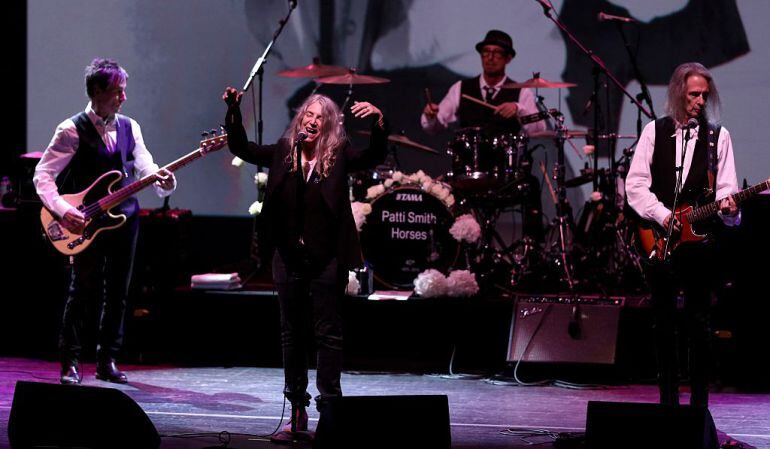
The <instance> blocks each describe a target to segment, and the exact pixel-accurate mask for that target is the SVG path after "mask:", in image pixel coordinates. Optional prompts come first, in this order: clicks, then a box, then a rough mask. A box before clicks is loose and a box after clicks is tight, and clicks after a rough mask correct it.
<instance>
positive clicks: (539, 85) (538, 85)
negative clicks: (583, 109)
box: [502, 72, 577, 89]
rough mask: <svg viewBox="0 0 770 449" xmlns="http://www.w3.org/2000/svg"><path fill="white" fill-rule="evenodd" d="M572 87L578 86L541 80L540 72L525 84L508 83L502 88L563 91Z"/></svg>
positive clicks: (535, 73) (534, 74)
mask: <svg viewBox="0 0 770 449" xmlns="http://www.w3.org/2000/svg"><path fill="white" fill-rule="evenodd" d="M570 87H577V84H575V83H565V82H562V81H548V80H547V79H544V78H540V72H534V73H533V74H532V78H530V79H528V80H526V81H524V82H523V83H506V84H503V86H502V88H503V89H522V88H530V89H563V88H570Z"/></svg>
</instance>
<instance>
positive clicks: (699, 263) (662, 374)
mask: <svg viewBox="0 0 770 449" xmlns="http://www.w3.org/2000/svg"><path fill="white" fill-rule="evenodd" d="M714 264H715V259H714V251H713V248H712V247H711V246H709V245H697V244H696V246H688V247H684V246H682V247H680V248H679V249H678V250H677V252H675V254H674V258H673V259H672V262H671V264H670V265H652V266H648V267H647V270H646V274H647V277H648V280H649V283H650V288H651V293H652V306H653V317H654V338H655V353H656V357H657V364H658V385H659V388H660V402H661V404H668V405H678V404H679V358H678V345H677V341H678V331H677V329H678V327H679V326H678V325H677V296H678V295H679V292H680V290H681V291H682V292H683V293H684V310H683V311H684V316H683V318H684V322H683V328H682V329H681V330H682V331H684V335H685V337H686V340H687V342H688V344H689V345H688V347H689V352H688V362H689V363H688V367H689V374H690V388H691V396H690V404H691V405H697V406H708V386H709V365H710V343H711V331H710V327H709V314H710V310H711V302H712V292H713V291H714V287H715V286H716V285H717V278H718V272H717V270H716V269H715V268H714Z"/></svg>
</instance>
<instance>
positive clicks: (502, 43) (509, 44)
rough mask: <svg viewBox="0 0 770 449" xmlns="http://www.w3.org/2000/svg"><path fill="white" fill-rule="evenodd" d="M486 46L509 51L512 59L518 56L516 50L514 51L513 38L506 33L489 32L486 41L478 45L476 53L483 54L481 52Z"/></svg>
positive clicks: (498, 31)
mask: <svg viewBox="0 0 770 449" xmlns="http://www.w3.org/2000/svg"><path fill="white" fill-rule="evenodd" d="M485 45H497V46H498V47H502V48H503V49H505V51H507V52H508V54H509V55H511V57H512V58H513V57H515V56H516V50H514V49H513V40H512V39H511V36H509V35H508V33H506V32H505V31H500V30H489V31H487V35H486V36H485V37H484V40H483V41H481V42H479V43H478V44H476V51H477V52H479V53H481V50H482V49H483V48H484V46H485Z"/></svg>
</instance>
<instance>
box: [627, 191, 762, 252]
mask: <svg viewBox="0 0 770 449" xmlns="http://www.w3.org/2000/svg"><path fill="white" fill-rule="evenodd" d="M768 189H770V179H768V180H767V181H765V182H761V183H759V184H757V185H754V186H751V187H749V188H747V189H744V190H741V191H740V192H738V193H734V194H733V199H734V200H735V204H737V205H740V204H741V203H742V202H744V201H746V200H747V199H749V198H751V197H753V196H754V195H757V194H759V193H761V192H764V191H765V190H768ZM717 212H719V201H714V202H711V203H708V204H705V205H702V206H698V205H697V204H696V205H695V206H693V205H690V204H687V203H682V205H680V206H679V207H677V208H676V211H675V212H674V217H676V219H677V220H679V223H680V224H681V231H680V232H676V231H674V232H673V233H672V234H671V241H670V242H669V244H668V249H667V251H666V253H664V248H666V234H667V232H666V229H664V228H663V227H662V226H660V225H658V224H657V223H650V222H647V221H645V222H643V223H641V224H640V225H639V226H638V228H637V237H638V238H637V240H638V243H639V249H640V250H641V252H642V254H641V255H642V256H646V257H647V258H648V259H650V260H657V261H663V260H665V259H666V258H667V256H670V255H671V254H672V253H673V252H674V250H675V249H677V248H678V247H679V246H680V245H686V244H689V243H697V242H702V241H704V240H706V239H707V238H708V237H709V236H710V232H709V223H708V222H709V221H710V220H709V219H710V218H712V217H714V216H715V215H716V214H717Z"/></svg>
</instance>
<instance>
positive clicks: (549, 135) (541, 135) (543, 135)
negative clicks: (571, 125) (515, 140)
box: [528, 129, 589, 139]
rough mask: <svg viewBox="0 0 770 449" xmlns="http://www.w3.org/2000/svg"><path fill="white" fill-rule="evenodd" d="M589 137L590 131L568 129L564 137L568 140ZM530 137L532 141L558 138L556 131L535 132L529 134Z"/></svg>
mask: <svg viewBox="0 0 770 449" xmlns="http://www.w3.org/2000/svg"><path fill="white" fill-rule="evenodd" d="M588 135H589V134H588V131H584V130H582V129H568V130H566V131H565V132H564V137H565V138H567V139H577V138H580V137H586V136H588ZM528 136H529V138H530V139H553V138H554V137H556V130H553V129H545V130H543V131H535V132H531V133H529V135H528Z"/></svg>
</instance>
